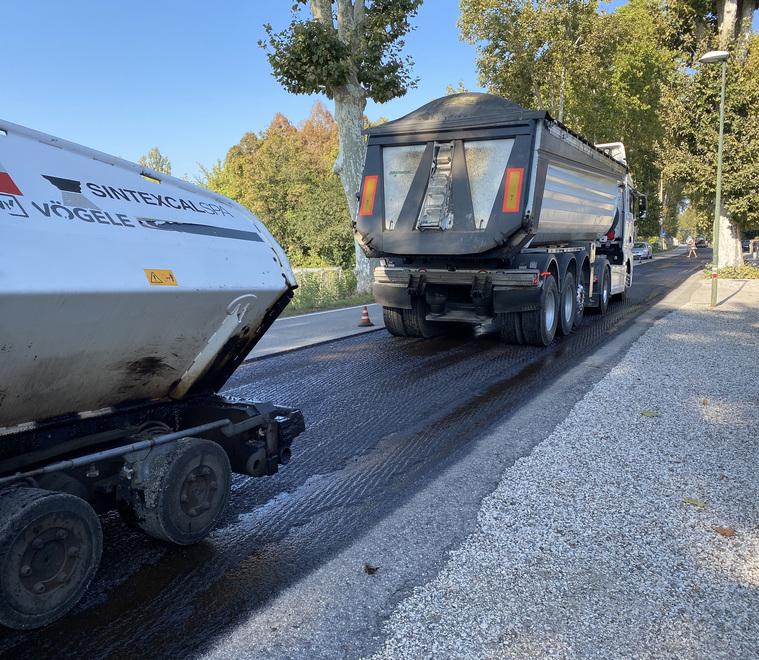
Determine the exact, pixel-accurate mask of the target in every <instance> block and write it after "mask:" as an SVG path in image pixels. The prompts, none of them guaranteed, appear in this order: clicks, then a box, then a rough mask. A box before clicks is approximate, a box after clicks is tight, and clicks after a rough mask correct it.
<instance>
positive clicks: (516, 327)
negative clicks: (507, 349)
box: [495, 312, 524, 344]
mask: <svg viewBox="0 0 759 660" xmlns="http://www.w3.org/2000/svg"><path fill="white" fill-rule="evenodd" d="M495 323H496V327H497V328H498V334H499V336H500V337H501V341H503V342H505V343H506V344H524V334H523V333H522V315H521V313H519V312H506V313H500V314H496V317H495Z"/></svg>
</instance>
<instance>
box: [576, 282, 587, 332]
mask: <svg viewBox="0 0 759 660" xmlns="http://www.w3.org/2000/svg"><path fill="white" fill-rule="evenodd" d="M576 299H577V302H576V304H575V328H579V327H580V326H581V325H582V320H583V318H584V317H585V287H584V286H583V285H582V284H578V285H577V291H576Z"/></svg>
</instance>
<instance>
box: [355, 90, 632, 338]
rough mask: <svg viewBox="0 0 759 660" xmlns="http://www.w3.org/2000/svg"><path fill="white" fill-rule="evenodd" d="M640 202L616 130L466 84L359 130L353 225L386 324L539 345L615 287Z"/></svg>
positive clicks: (627, 263) (626, 263)
mask: <svg viewBox="0 0 759 660" xmlns="http://www.w3.org/2000/svg"><path fill="white" fill-rule="evenodd" d="M644 212H645V197H644V196H642V195H640V194H639V193H638V192H637V191H636V189H635V187H634V186H633V181H632V178H631V176H630V172H629V168H628V166H627V162H626V154H625V148H624V145H623V144H622V143H609V144H598V145H594V144H591V143H590V142H588V141H587V140H585V139H584V138H582V137H581V136H579V135H577V134H575V133H573V132H572V131H570V130H569V129H568V128H567V127H566V126H564V125H563V124H561V123H560V122H558V121H556V120H554V119H552V118H551V116H550V115H549V114H548V113H547V112H545V111H533V110H527V109H525V108H522V107H521V106H519V105H517V104H515V103H512V102H510V101H508V100H506V99H504V98H501V97H497V96H494V95H490V94H472V93H465V94H453V95H449V96H445V97H443V98H440V99H437V100H434V101H432V102H430V103H428V104H426V105H424V106H422V107H421V108H419V109H417V110H415V111H413V112H411V113H410V114H408V115H406V116H404V117H401V118H400V119H397V120H395V121H390V122H387V123H384V124H381V125H378V126H375V127H373V128H370V129H368V131H367V154H366V162H365V166H364V172H363V180H362V184H361V190H360V191H359V193H358V212H357V215H356V217H355V220H354V223H353V228H354V234H355V237H356V240H357V242H358V243H359V245H360V246H361V247H362V249H363V251H364V253H365V254H366V255H367V256H369V257H373V258H377V259H379V260H380V261H379V266H377V267H376V268H375V269H374V283H373V293H374V298H375V300H376V301H377V302H378V303H380V304H382V306H383V315H384V321H385V326H386V327H387V329H388V330H389V332H390V333H392V334H393V335H396V336H400V337H432V336H435V335H438V334H441V333H445V332H446V331H448V330H451V329H453V328H461V326H462V325H465V326H478V325H479V326H485V325H491V327H492V326H493V325H494V326H495V327H496V328H497V330H498V332H499V333H500V335H501V337H502V339H503V340H504V341H506V342H509V343H516V344H531V345H537V346H547V345H548V344H550V343H551V342H552V341H553V340H554V337H555V336H556V335H557V334H562V335H567V334H569V333H570V332H572V330H573V329H574V328H575V327H576V326H577V325H578V324H579V323H580V322H581V320H582V318H583V315H584V313H585V311H586V309H587V310H588V311H591V310H592V311H596V312H598V313H601V314H603V313H606V311H607V308H608V306H609V302H610V300H611V299H612V296H616V297H620V298H621V297H624V296H625V294H626V292H627V290H628V288H629V287H630V286H631V285H632V281H633V258H632V245H633V238H634V235H635V221H636V217H638V216H640V215H642V214H643V213H644Z"/></svg>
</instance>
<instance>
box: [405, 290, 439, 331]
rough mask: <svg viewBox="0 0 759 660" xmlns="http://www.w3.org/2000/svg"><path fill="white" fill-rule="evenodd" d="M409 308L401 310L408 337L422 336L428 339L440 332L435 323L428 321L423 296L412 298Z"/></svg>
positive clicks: (425, 302)
mask: <svg viewBox="0 0 759 660" xmlns="http://www.w3.org/2000/svg"><path fill="white" fill-rule="evenodd" d="M411 304H412V305H413V307H412V308H411V309H404V310H402V312H403V325H404V327H405V328H406V334H407V335H408V336H409V337H424V338H425V339H429V338H431V337H436V336H437V335H439V334H441V333H442V329H441V328H439V327H436V325H442V324H433V323H431V322H430V321H428V320H427V319H426V318H425V316H427V301H426V300H425V299H424V298H423V297H415V298H412V301H411Z"/></svg>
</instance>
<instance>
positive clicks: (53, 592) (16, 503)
mask: <svg viewBox="0 0 759 660" xmlns="http://www.w3.org/2000/svg"><path fill="white" fill-rule="evenodd" d="M0 520H1V521H2V524H1V526H0V623H1V624H3V625H4V626H7V627H9V628H15V629H19V630H23V629H29V628H39V627H41V626H44V625H47V624H48V623H51V622H52V621H55V620H56V619H58V618H60V617H61V616H63V615H64V614H66V612H68V611H69V610H70V609H71V608H72V607H74V605H76V604H77V602H78V601H79V599H80V598H81V597H82V595H83V594H84V592H85V591H86V590H87V587H88V586H89V584H90V582H91V581H92V578H93V576H94V575H95V573H96V572H97V569H98V565H99V563H100V556H101V554H102V552H103V532H102V529H101V527H100V520H99V519H98V517H97V514H96V513H95V512H94V511H93V509H92V507H91V506H90V505H89V504H88V503H87V502H85V501H84V500H83V499H81V498H79V497H76V496H74V495H68V494H66V493H56V492H53V491H46V490H41V489H39V488H17V489H13V490H10V491H7V492H5V493H3V494H0Z"/></svg>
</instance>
